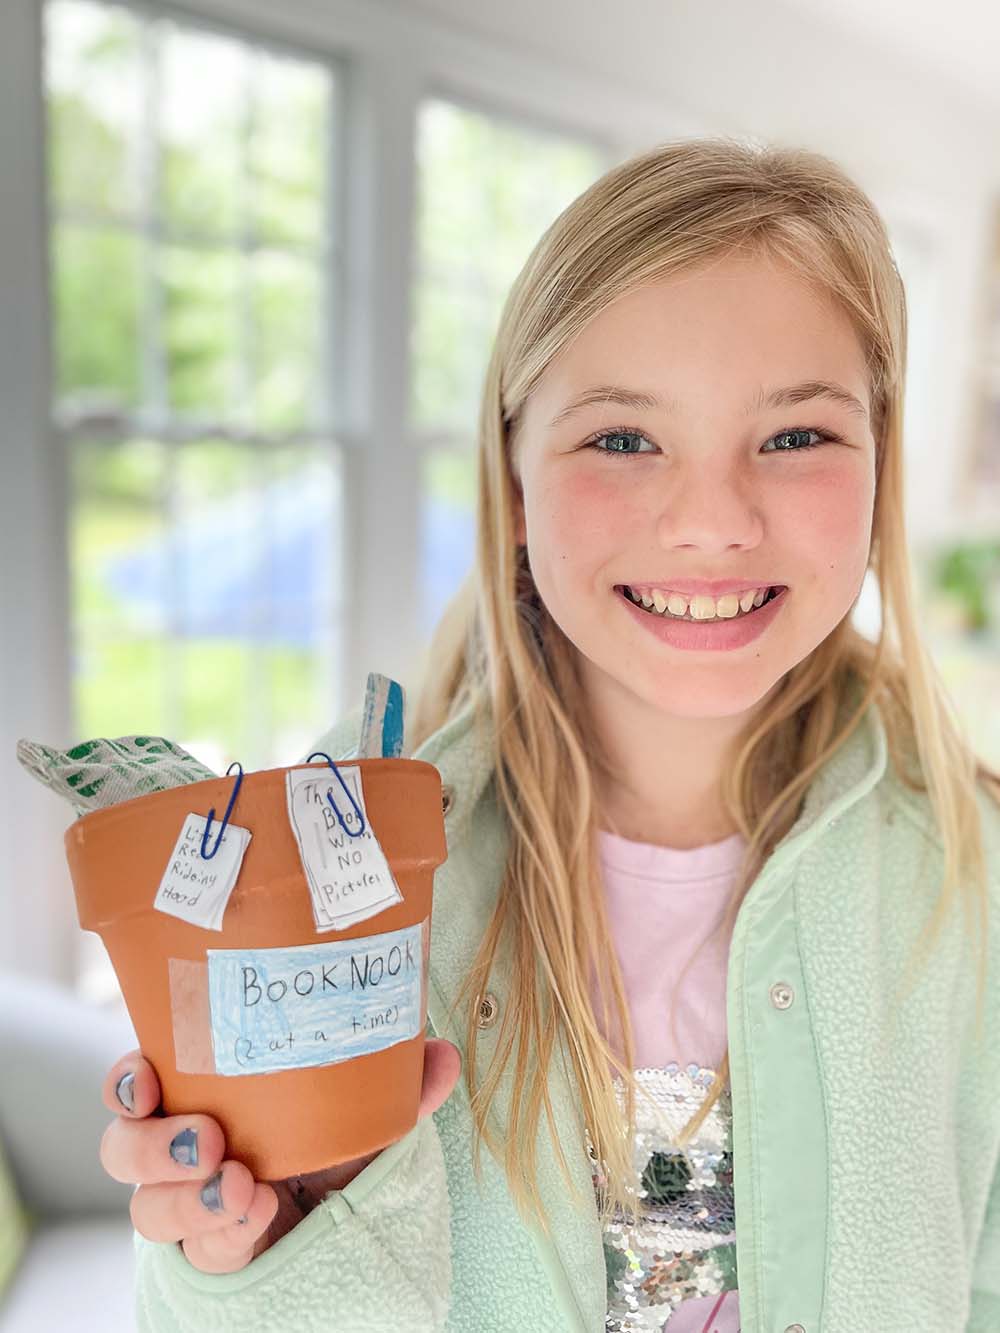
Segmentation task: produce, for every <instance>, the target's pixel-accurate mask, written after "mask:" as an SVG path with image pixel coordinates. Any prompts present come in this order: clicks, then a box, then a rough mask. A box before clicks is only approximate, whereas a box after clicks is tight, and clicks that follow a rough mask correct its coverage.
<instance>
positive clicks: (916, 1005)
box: [135, 709, 1000, 1333]
mask: <svg viewBox="0 0 1000 1333" xmlns="http://www.w3.org/2000/svg"><path fill="white" fill-rule="evenodd" d="M359 720H360V714H359V713H354V714H351V715H350V716H349V717H347V718H345V719H344V720H343V721H342V722H340V723H339V724H338V725H337V726H336V727H334V728H333V729H332V730H331V731H330V732H328V733H326V735H325V736H323V737H322V738H321V739H320V740H319V741H317V743H316V746H315V747H314V748H316V749H323V750H325V751H326V752H327V753H329V754H330V755H332V756H333V757H334V758H344V757H346V756H348V755H349V754H350V752H351V751H352V749H353V747H354V745H355V744H356V742H357V739H358V727H359ZM413 757H414V758H419V759H425V760H427V761H429V762H430V763H432V764H435V765H436V766H437V768H438V769H439V771H440V773H441V776H442V781H443V783H444V786H445V788H446V789H450V790H451V793H452V796H453V801H452V804H451V807H450V810H449V812H448V814H447V817H446V829H447V840H448V859H447V861H446V862H445V863H444V865H442V866H441V867H440V868H439V870H438V871H437V873H436V875H435V883H434V911H433V919H432V930H431V953H430V978H429V985H428V1001H427V1008H428V1024H427V1029H426V1030H427V1033H428V1034H429V1035H436V1036H442V1037H447V1038H448V1040H450V1041H453V1042H454V1043H455V1044H456V1045H457V1046H458V1047H459V1048H460V1049H461V1050H462V1051H463V1056H464V1051H465V1042H464V1039H463V1023H464V1020H463V1018H462V1016H461V1015H457V1016H456V1018H455V1020H454V1022H453V1023H452V1024H451V1025H449V1024H448V1023H447V1022H446V1019H445V1015H446V1011H447V1009H448V1006H449V1004H450V1002H451V1000H452V998H453V996H454V995H455V993H456V991H457V988H458V986H459V984H460V982H461V980H462V978H463V976H464V974H465V972H466V969H467V968H468V966H469V963H470V962H471V960H472V957H473V954H474V952H475V949H476V946H477V944H478V942H479V940H480V938H481V935H482V933H483V930H484V928H485V926H486V923H487V921H488V919H489V917H490V913H491V912H492V909H493V906H494V903H495V901H496V895H497V891H498V887H499V882H500V875H501V871H502V867H503V863H504V855H505V849H506V846H507V836H508V835H507V829H506V822H505V820H504V818H503V817H502V813H501V810H500V807H499V806H498V803H497V799H496V793H495V786H494V782H493V779H492V770H491V761H490V754H489V746H488V744H487V743H486V742H485V741H484V739H483V737H482V734H481V731H480V729H479V728H477V727H476V726H474V725H473V719H472V716H471V714H470V713H469V712H468V711H467V712H465V713H464V714H462V715H461V716H459V717H456V718H455V719H453V720H452V721H451V722H449V723H448V724H446V725H445V726H444V727H442V728H441V729H440V730H439V731H438V732H437V733H435V734H434V735H433V736H431V737H430V738H429V739H428V740H427V741H426V742H425V743H424V744H423V745H422V746H421V747H420V748H419V749H418V750H417V751H416V752H415V754H414V755H413ZM979 802H980V809H981V810H982V814H983V819H984V827H985V835H986V846H987V858H988V866H989V871H990V885H991V899H990V909H991V910H990V924H989V935H988V941H989V961H990V973H989V988H988V995H987V1009H986V1029H985V1031H986V1035H985V1040H984V1041H983V1043H982V1044H981V1045H979V1046H978V1047H977V1046H976V1045H975V1044H974V1041H973V1037H974V1035H975V1034H974V1027H973V1025H974V1019H975V967H974V962H975V956H974V954H973V953H972V952H971V950H970V947H969V944H968V941H967V939H966V935H965V932H964V928H963V923H962V918H961V913H960V912H956V914H955V915H954V916H953V918H952V920H951V921H950V923H949V925H948V928H947V929H946V931H945V932H944V934H943V935H942V936H941V938H940V940H939V942H938V943H937V944H936V946H935V949H934V951H933V955H932V958H931V960H930V962H929V964H928V965H927V968H926V969H925V970H924V971H923V972H921V973H920V974H919V981H918V985H917V986H916V988H915V990H914V991H913V993H912V995H911V996H910V998H909V999H908V1000H907V1001H906V1002H905V1003H904V1005H903V1007H902V1011H901V1014H902V1016H901V1018H900V1021H899V1023H898V1024H897V1025H896V1028H895V1030H894V1031H891V1030H890V1026H889V1012H888V1006H889V1001H890V999H891V998H892V991H893V987H894V986H895V985H896V983H897V982H898V980H899V978H900V975H901V969H902V966H903V964H904V963H905V961H906V959H907V957H908V955H909V951H910V950H911V949H912V947H913V943H914V941H915V939H916V937H917V935H918V933H919V930H920V927H921V926H922V925H923V924H924V922H925V921H926V919H927V916H928V913H929V911H930V908H931V906H932V904H933V902H934V899H935V895H936V893H937V891H938V884H939V879H940V875H941V871H942V864H943V857H942V848H941V843H940V840H939V837H938V835H937V833H936V830H935V828H934V826H933V821H932V818H931V814H930V807H929V805H928V803H927V799H926V797H924V796H920V795H918V794H915V793H913V792H911V791H910V790H909V789H907V788H906V787H905V786H903V785H902V784H901V783H900V782H899V781H898V779H897V778H896V777H895V776H894V773H893V770H892V767H891V765H890V764H889V763H888V759H887V747H886V737H885V731H884V727H883V723H882V720H881V717H880V715H879V713H878V712H877V710H875V709H869V711H868V713H867V714H866V716H865V719H864V720H863V722H862V724H861V725H860V726H859V727H858V728H856V730H855V731H854V732H853V734H852V735H851V737H850V738H849V740H848V741H847V743H846V744H845V745H844V746H843V747H842V748H841V750H840V751H839V752H838V753H837V754H836V755H835V756H834V757H833V758H832V759H831V760H830V761H829V762H828V763H827V765H826V766H825V767H824V768H823V770H822V771H821V772H820V773H819V774H817V776H816V777H815V778H814V780H813V782H812V784H811V786H810V789H809V792H808V794H807V798H806V801H805V803H804V806H803V809H802V812H801V814H800V817H799V818H798V820H797V822H796V823H795V825H794V826H793V828H792V829H791V830H790V831H789V833H788V834H787V835H786V836H785V838H784V839H783V840H782V842H781V843H780V844H779V845H778V847H777V848H776V849H775V851H774V852H773V854H772V855H771V857H770V858H769V860H768V861H767V863H766V865H765V866H764V868H763V869H762V871H761V873H760V875H759V876H758V878H757V880H756V881H755V882H754V884H753V885H752V886H751V888H750V891H749V893H748V895H747V897H746V900H745V901H744V903H743V904H742V906H741V908H740V912H739V915H738V917H737V920H736V923H735V927H734V931H733V935H732V941H731V946H730V954H729V970H728V982H727V1021H728V1040H729V1055H730V1078H731V1093H732V1117H733V1158H734V1193H735V1225H736V1254H737V1272H738V1282H739V1300H740V1312H741V1317H742V1333H875V1331H876V1330H877V1331H878V1333H917V1330H921V1331H923V1330H926V1331H927V1333H930V1330H933V1331H934V1333H1000V1178H998V1153H1000V910H998V909H1000V890H998V887H997V881H998V878H1000V814H998V811H997V809H996V807H995V805H994V803H993V801H992V800H991V798H990V797H989V796H988V795H987V794H986V793H984V792H981V793H980V795H979ZM489 990H490V992H491V993H492V994H493V996H494V997H495V998H496V1000H497V1002H498V1004H499V1006H500V1009H501V1010H502V1009H503V1007H504V1005H506V1004H507V1002H508V976H507V975H506V973H505V972H504V971H503V969H500V970H494V973H493V974H492V975H491V978H490V982H489ZM499 1027H500V1024H499V1022H497V1023H495V1024H493V1025H492V1026H490V1027H487V1028H484V1029H483V1030H482V1031H481V1032H480V1035H479V1054H478V1068H477V1073H478V1075H479V1078H480V1079H481V1078H482V1076H483V1074H484V1072H485V1069H486V1066H487V1063H488V1061H489V1058H490V1056H491V1054H492V1052H493V1049H494V1043H495V1041H496V1034H497V1033H498V1031H499ZM570 1070H571V1064H570V1061H569V1057H568V1055H567V1054H566V1052H565V1048H564V1047H558V1048H557V1058H556V1059H555V1060H554V1062H553V1066H552V1069H551V1074H550V1081H549V1092H550V1096H551V1099H552V1105H553V1112H554V1115H555V1117H556V1124H557V1129H558V1133H559V1137H560V1140H561V1142H562V1146H563V1150H564V1152H565V1155H566V1158H567V1160H568V1162H569V1164H570V1165H571V1168H572V1175H573V1179H574V1182H575V1184H576V1186H577V1188H578V1189H579V1191H580V1194H581V1197H582V1198H583V1200H584V1203H583V1205H582V1206H574V1205H573V1201H572V1199H571V1197H570V1196H569V1195H568V1193H567V1191H566V1188H565V1184H564V1182H563V1179H562V1176H561V1173H560V1171H559V1166H558V1163H557V1161H556V1158H555V1154H554V1152H553V1150H552V1146H551V1141H550V1138H549V1131H548V1126H547V1123H546V1118H545V1116H544V1114H543V1116H542V1117H541V1124H540V1126H539V1131H538V1139H537V1145H538V1162H539V1188H540V1191H541V1194H542V1197H543V1199H544V1201H545V1205H546V1208H547V1210H548V1213H549V1216H550V1218H551V1219H552V1225H553V1232H552V1237H551V1239H546V1238H545V1236H544V1235H543V1234H542V1232H541V1230H540V1229H539V1228H536V1227H534V1226H527V1225H525V1224H524V1223H523V1222H522V1221H521V1219H520V1217H519V1215H518V1213H517V1211H516V1209H515V1207H514V1204H513V1202H512V1200H511V1197H510V1195H509V1193H508V1190H507V1186H506V1181H505V1177H504V1174H503V1171H502V1168H501V1167H500V1166H498V1164H497V1163H496V1162H495V1160H494V1159H493V1157H492V1155H491V1154H490V1152H489V1151H488V1150H487V1149H485V1148H484V1149H483V1152H482V1167H483V1181H482V1186H481V1187H480V1185H479V1183H478V1182H477V1180H476V1177H475V1175H474V1173H473V1170H472V1158H471V1138H470V1126H471V1113H470V1107H469V1102H468V1097H467V1094H466V1091H465V1082H464V1077H463V1078H462V1079H461V1080H460V1081H459V1084H458V1086H457V1088H456V1090H455V1091H454V1093H453V1094H452V1095H451V1097H450V1098H449V1099H448V1100H447V1101H446V1102H445V1104H444V1105H443V1106H442V1107H441V1108H440V1109H439V1110H438V1111H437V1112H435V1113H434V1115H433V1116H430V1117H427V1118H425V1119H424V1120H422V1121H420V1122H419V1124H418V1125H417V1126H416V1127H415V1128H414V1129H413V1130H412V1131H411V1132H410V1133H409V1134H408V1135H407V1136H406V1137H405V1138H403V1139H402V1140H400V1141H399V1142H398V1143H396V1144H394V1145H392V1146H391V1147H389V1148H387V1149H385V1150H384V1151H383V1152H382V1153H381V1154H380V1155H379V1156H378V1157H377V1158H376V1159H375V1160H374V1161H373V1162H372V1163H371V1164H370V1165H369V1166H368V1167H366V1168H365V1170H363V1171H362V1172H361V1173H360V1175H358V1176H357V1177H356V1178H355V1179H354V1180H353V1181H352V1182H351V1183H350V1184H349V1185H348V1186H347V1187H346V1188H345V1189H344V1190H342V1191H335V1192H333V1193H331V1194H330V1195H328V1196H327V1198H326V1199H325V1200H324V1201H323V1202H322V1203H321V1204H320V1205H319V1206H318V1207H316V1208H315V1210H314V1211H313V1212H312V1213H310V1214H309V1215H308V1216H307V1217H305V1218H304V1219H303V1220H302V1222H300V1223H299V1224H298V1226H296V1227H295V1228H294V1229H293V1230H292V1231H290V1232H289V1233H288V1234H287V1235H286V1236H284V1237H283V1238H282V1239H281V1240H279V1241H278V1242H277V1244H275V1245H274V1246H272V1247H271V1248H270V1249H269V1250H266V1251H265V1252H264V1253H263V1254H261V1255H260V1256H259V1257H258V1258H256V1259H254V1260H253V1261H252V1262H251V1263H250V1264H249V1265H248V1266H247V1267H246V1268H244V1269H243V1270H242V1271H241V1272H238V1273H234V1274H226V1275H221V1276H220V1275H208V1274H204V1273H201V1272H200V1271H198V1270H196V1269H195V1268H194V1267H193V1266H192V1265H191V1264H190V1263H189V1262H188V1261H187V1259H186V1258H185V1257H184V1254H183V1251H182V1250H181V1247H180V1245H179V1244H168V1243H159V1242H151V1241H147V1240H145V1239H144V1238H142V1237H141V1236H138V1235H136V1238H135V1245H136V1261H137V1308H138V1321H139V1327H140V1329H141V1330H143V1331H144V1333H205V1331H206V1330H211V1333H277V1331H278V1330H285V1329H288V1330H295V1333H312V1331H313V1330H316V1333H319V1331H320V1330H323V1331H324V1333H362V1331H363V1333H379V1331H380V1330H386V1331H387V1333H388V1331H389V1330H392V1333H421V1331H422V1330H442V1331H443V1333H601V1330H603V1328H604V1315H605V1301H606V1289H605V1263H604V1253H603V1244H602V1236H601V1230H600V1226H599V1222H598V1217H597V1206H596V1201H595V1200H594V1194H593V1185H592V1181H591V1174H590V1161H589V1158H588V1157H587V1153H586V1149H585V1141H584V1138H583V1124H582V1119H581V1116H580V1114H579V1109H578V1099H577V1097H576V1096H575V1095H574V1091H573V1087H572V1084H571V1080H570V1076H569V1071H570ZM510 1089H511V1080H510V1077H509V1073H508V1074H507V1075H505V1078H504V1080H502V1081H501V1084H500V1089H499V1097H498V1103H499V1104H498V1105H497V1104H496V1103H495V1118H494V1122H493V1123H494V1125H495V1127H496V1130H497V1132H498V1133H501V1131H502V1127H503V1124H504V1123H505V1119H506V1112H507V1108H508V1106H509V1099H510Z"/></svg>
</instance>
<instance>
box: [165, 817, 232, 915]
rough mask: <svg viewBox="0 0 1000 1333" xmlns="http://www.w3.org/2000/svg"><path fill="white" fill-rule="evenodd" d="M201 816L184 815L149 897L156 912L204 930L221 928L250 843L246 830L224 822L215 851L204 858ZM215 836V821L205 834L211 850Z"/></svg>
mask: <svg viewBox="0 0 1000 1333" xmlns="http://www.w3.org/2000/svg"><path fill="white" fill-rule="evenodd" d="M205 822H206V816H205V815H188V816H187V818H186V819H185V821H184V827H183V828H182V829H181V834H180V837H179V838H178V839H177V843H176V845H175V847H174V850H173V852H172V853H171V856H170V860H169V861H168V862H167V868H166V870H165V871H164V873H163V878H162V879H161V880H160V887H159V888H158V889H157V891H156V897H155V898H154V899H153V907H154V908H155V909H156V911H158V912H166V913H167V914H168V915H170V916H177V917H180V919H181V920H182V921H190V922H191V924H192V925H194V926H202V927H204V928H205V929H206V930H221V929H222V918H223V915H224V914H225V911H226V904H227V903H228V902H229V895H230V894H231V893H232V891H233V889H234V888H235V887H236V880H237V878H238V877H239V873H240V867H241V866H242V865H243V857H244V854H245V853H246V849H247V847H248V846H249V845H250V838H251V836H252V835H251V833H250V830H249V829H246V828H238V827H237V826H236V825H235V824H227V825H226V831H225V833H223V835H222V842H221V843H220V844H219V850H218V851H217V852H216V853H215V855H214V856H212V857H210V858H209V859H208V860H206V859H205V858H204V857H203V856H202V854H201V842H202V838H203V836H204V833H205ZM218 836H219V821H218V820H213V821H212V827H211V829H210V831H209V834H208V848H209V850H211V849H212V848H213V847H214V846H215V843H216V840H217V838H218Z"/></svg>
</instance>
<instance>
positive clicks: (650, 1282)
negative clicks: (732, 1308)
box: [587, 1061, 737, 1333]
mask: <svg viewBox="0 0 1000 1333" xmlns="http://www.w3.org/2000/svg"><path fill="white" fill-rule="evenodd" d="M635 1077H636V1082H637V1084H638V1092H637V1095H636V1108H635V1111H636V1134H635V1139H634V1143H633V1162H634V1165H635V1170H636V1173H637V1176H638V1178H639V1180H640V1181H641V1182H642V1188H641V1192H640V1197H641V1198H642V1199H643V1201H644V1203H645V1205H646V1207H647V1209H648V1218H649V1220H648V1221H647V1222H646V1223H645V1224H643V1225H642V1226H641V1227H639V1228H637V1227H636V1226H635V1218H634V1215H632V1216H631V1217H630V1218H625V1217H623V1216H622V1214H621V1213H620V1211H619V1212H617V1213H616V1215H615V1218H614V1220H613V1221H612V1222H610V1223H609V1224H608V1226H607V1227H606V1228H605V1234H604V1257H605V1261H606V1263H607V1273H608V1314H607V1321H606V1325H605V1328H606V1333H659V1330H661V1329H663V1328H666V1326H667V1323H668V1321H669V1319H670V1315H671V1313H672V1312H673V1310H674V1309H675V1308H676V1307H677V1306H678V1305H680V1304H681V1303H682V1302H683V1301H686V1300H691V1299H695V1298H701V1297H705V1296H712V1295H716V1294H719V1293H721V1292H724V1291H731V1290H734V1289H735V1288H736V1286H737V1282H736V1233H735V1230H734V1213H733V1166H732V1101H731V1096H730V1090H729V1088H728V1087H726V1088H724V1089H723V1091H722V1094H721V1096H720V1097H719V1100H718V1101H717V1102H716V1104H715V1106H713V1107H712V1109H711V1111H709V1113H708V1115H707V1117H706V1118H705V1122H704V1123H703V1124H702V1126H701V1128H700V1129H699V1130H698V1131H697V1133H696V1134H695V1136H694V1138H693V1139H692V1140H691V1142H690V1143H688V1144H687V1145H686V1146H685V1147H683V1148H678V1147H677V1146H676V1139H677V1134H678V1133H679V1132H680V1130H681V1129H683V1127H684V1126H685V1125H686V1124H687V1122H688V1121H689V1120H690V1119H691V1117H692V1116H693V1115H694V1114H695V1113H696V1111H697V1110H698V1109H699V1107H700V1106H701V1104H702V1102H703V1101H704V1100H705V1094H706V1092H707V1091H708V1089H709V1087H711V1084H712V1081H713V1080H714V1078H715V1071H714V1070H712V1069H706V1068H704V1067H703V1066H701V1065H697V1064H690V1065H687V1066H686V1067H685V1068H683V1069H682V1068H681V1067H680V1066H679V1065H678V1064H676V1063H675V1062H673V1061H672V1062H671V1063H670V1064H668V1065H666V1066H665V1067H664V1068H663V1069H637V1070H636V1071H635ZM614 1084H615V1092H616V1095H617V1097H618V1104H619V1106H620V1107H621V1109H622V1115H623V1118H624V1111H625V1098H624V1085H623V1084H622V1081H621V1079H620V1078H618V1077H617V1076H615V1078H614ZM643 1090H645V1091H646V1092H647V1093H648V1094H649V1096H650V1097H651V1098H652V1105H651V1104H650V1103H649V1101H648V1099H647V1098H646V1097H645V1096H643ZM587 1152H588V1154H589V1156H590V1159H591V1163H592V1164H593V1168H594V1169H593V1182H594V1189H595V1192H596V1194H597V1198H598V1204H599V1205H600V1203H601V1202H602V1201H603V1194H602V1186H603V1184H604V1177H603V1174H602V1173H601V1172H600V1170H599V1167H598V1164H597V1159H596V1155H595V1153H594V1151H593V1146H592V1144H591V1141H590V1135H589V1134H588V1135H587Z"/></svg>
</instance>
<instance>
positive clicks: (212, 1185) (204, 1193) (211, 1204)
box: [199, 1171, 225, 1213]
mask: <svg viewBox="0 0 1000 1333" xmlns="http://www.w3.org/2000/svg"><path fill="white" fill-rule="evenodd" d="M199 1193H200V1195H201V1201H202V1203H203V1204H204V1205H205V1207H206V1208H207V1209H208V1210H209V1211H210V1212H213V1213H221V1212H222V1210H223V1209H224V1208H225V1204H224V1203H223V1202H222V1172H221V1171H216V1173H215V1175H214V1176H209V1178H208V1179H207V1180H206V1181H205V1183H204V1185H202V1187H201V1189H200V1191H199Z"/></svg>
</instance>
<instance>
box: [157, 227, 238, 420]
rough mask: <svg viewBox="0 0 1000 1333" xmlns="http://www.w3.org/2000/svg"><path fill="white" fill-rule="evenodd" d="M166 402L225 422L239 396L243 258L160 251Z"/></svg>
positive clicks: (180, 410)
mask: <svg viewBox="0 0 1000 1333" xmlns="http://www.w3.org/2000/svg"><path fill="white" fill-rule="evenodd" d="M159 257H160V275H161V291H162V304H163V342H164V354H165V360H166V375H167V401H168V404H169V406H170V408H172V409H173V410H174V411H175V412H177V413H179V414H182V415H193V416H199V417H202V418H204V417H211V418H214V419H215V420H225V419H226V418H227V417H228V415H229V411H230V407H231V405H235V404H236V403H237V402H238V400H239V397H240V388H241V385H240V381H239V373H240V363H239V359H238V352H237V340H238V338H239V320H238V315H237V301H238V293H237V287H238V281H239V277H238V270H237V262H238V256H237V254H236V253H235V252H234V251H231V250H219V251H215V252H212V251H204V250H189V249H182V248H181V247H180V246H171V247H163V248H162V249H161V250H160V251H159Z"/></svg>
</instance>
